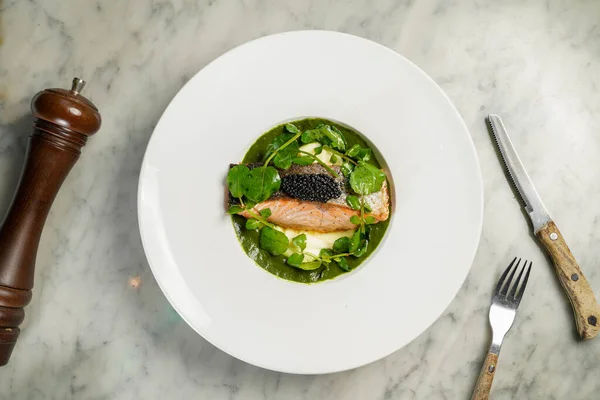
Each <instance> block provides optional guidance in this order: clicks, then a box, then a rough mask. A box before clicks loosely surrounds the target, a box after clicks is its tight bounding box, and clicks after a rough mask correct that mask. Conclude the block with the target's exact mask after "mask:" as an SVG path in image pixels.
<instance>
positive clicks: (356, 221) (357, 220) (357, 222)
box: [350, 215, 360, 225]
mask: <svg viewBox="0 0 600 400" xmlns="http://www.w3.org/2000/svg"><path fill="white" fill-rule="evenodd" d="M350 222H352V223H353V224H354V225H360V218H359V217H358V216H357V215H353V216H351V217H350Z"/></svg>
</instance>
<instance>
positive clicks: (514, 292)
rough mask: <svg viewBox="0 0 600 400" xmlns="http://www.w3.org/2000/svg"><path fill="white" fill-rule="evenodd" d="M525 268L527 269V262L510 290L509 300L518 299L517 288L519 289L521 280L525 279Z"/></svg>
mask: <svg viewBox="0 0 600 400" xmlns="http://www.w3.org/2000/svg"><path fill="white" fill-rule="evenodd" d="M525 268H527V260H525V264H523V266H522V267H521V270H520V271H519V276H517V280H516V281H515V282H514V283H513V285H512V287H511V288H510V292H509V293H508V299H509V300H513V299H516V297H517V288H518V287H519V282H521V278H522V277H523V272H525Z"/></svg>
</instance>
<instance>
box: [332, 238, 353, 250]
mask: <svg viewBox="0 0 600 400" xmlns="http://www.w3.org/2000/svg"><path fill="white" fill-rule="evenodd" d="M351 245H352V242H351V240H350V238H349V237H346V236H342V237H341V238H339V239H337V240H336V241H335V242H333V251H335V252H336V253H349V252H350V246H351Z"/></svg>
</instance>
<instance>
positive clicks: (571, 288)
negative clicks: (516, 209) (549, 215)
mask: <svg viewBox="0 0 600 400" xmlns="http://www.w3.org/2000/svg"><path fill="white" fill-rule="evenodd" d="M535 235H536V236H537V238H538V239H539V240H540V242H541V243H542V245H543V246H544V248H545V249H546V251H547V252H548V254H549V255H550V258H552V262H553V263H554V268H555V270H556V274H557V275H558V279H559V280H560V283H561V284H562V287H563V288H564V290H565V292H566V293H567V296H568V297H569V300H570V301H571V306H572V307H573V314H574V315H575V322H576V323H577V331H578V332H579V336H581V337H582V338H583V339H592V338H594V337H596V335H598V331H600V321H599V319H600V306H599V305H598V303H597V302H596V297H595V296H594V292H593V290H592V288H591V287H590V284H589V283H588V281H587V279H585V276H584V275H583V272H581V268H579V265H578V264H577V261H576V260H575V257H574V256H573V254H572V253H571V250H569V246H567V243H566V242H565V240H564V238H563V236H562V235H561V233H560V231H559V230H558V228H557V227H556V224H555V223H554V222H552V221H551V222H549V223H547V224H546V225H544V226H543V227H542V228H541V229H540V230H539V231H538V232H536V234H535Z"/></svg>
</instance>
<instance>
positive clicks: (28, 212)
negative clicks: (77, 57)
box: [0, 78, 101, 366]
mask: <svg viewBox="0 0 600 400" xmlns="http://www.w3.org/2000/svg"><path fill="white" fill-rule="evenodd" d="M84 86H85V82H84V81H83V80H82V79H79V78H74V79H73V85H72V87H71V90H66V89H46V90H44V91H42V92H39V93H38V94H36V95H35V97H34V98H33V100H32V102H31V111H32V113H33V116H34V121H33V132H32V133H31V136H30V138H29V143H28V146H27V153H26V156H25V166H24V168H23V172H22V174H21V179H20V181H19V185H18V187H17V191H16V194H15V197H14V198H13V201H12V204H11V206H10V208H9V210H8V213H7V215H6V218H5V219H4V222H3V223H2V225H1V226H0V366H2V365H6V364H7V363H8V360H9V359H10V355H11V353H12V351H13V348H14V347H15V344H16V342H17V338H18V337H19V333H20V329H19V325H20V324H21V323H22V322H23V318H24V317H25V312H24V311H23V307H25V306H26V305H27V304H28V303H29V301H30V300H31V289H32V288H33V276H34V271H35V258H36V253H37V248H38V243H39V240H40V236H41V234H42V229H43V227H44V223H45V222H46V217H47V216H48V212H49V211H50V207H51V206H52V202H53V201H54V198H55V197H56V194H57V193H58V190H59V189H60V187H61V185H62V183H63V181H64V180H65V178H66V177H67V175H68V174H69V172H70V171H71V168H73V166H74V165H75V163H76V162H77V160H78V159H79V155H80V154H81V148H82V147H83V146H84V145H85V143H86V141H87V138H88V136H92V135H93V134H94V133H96V132H97V131H98V129H100V124H101V118H100V113H99V112H98V109H97V108H96V106H94V104H92V103H91V102H90V101H89V100H88V99H86V98H85V97H83V96H82V95H80V94H79V93H80V92H81V90H82V89H83V87H84Z"/></svg>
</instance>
